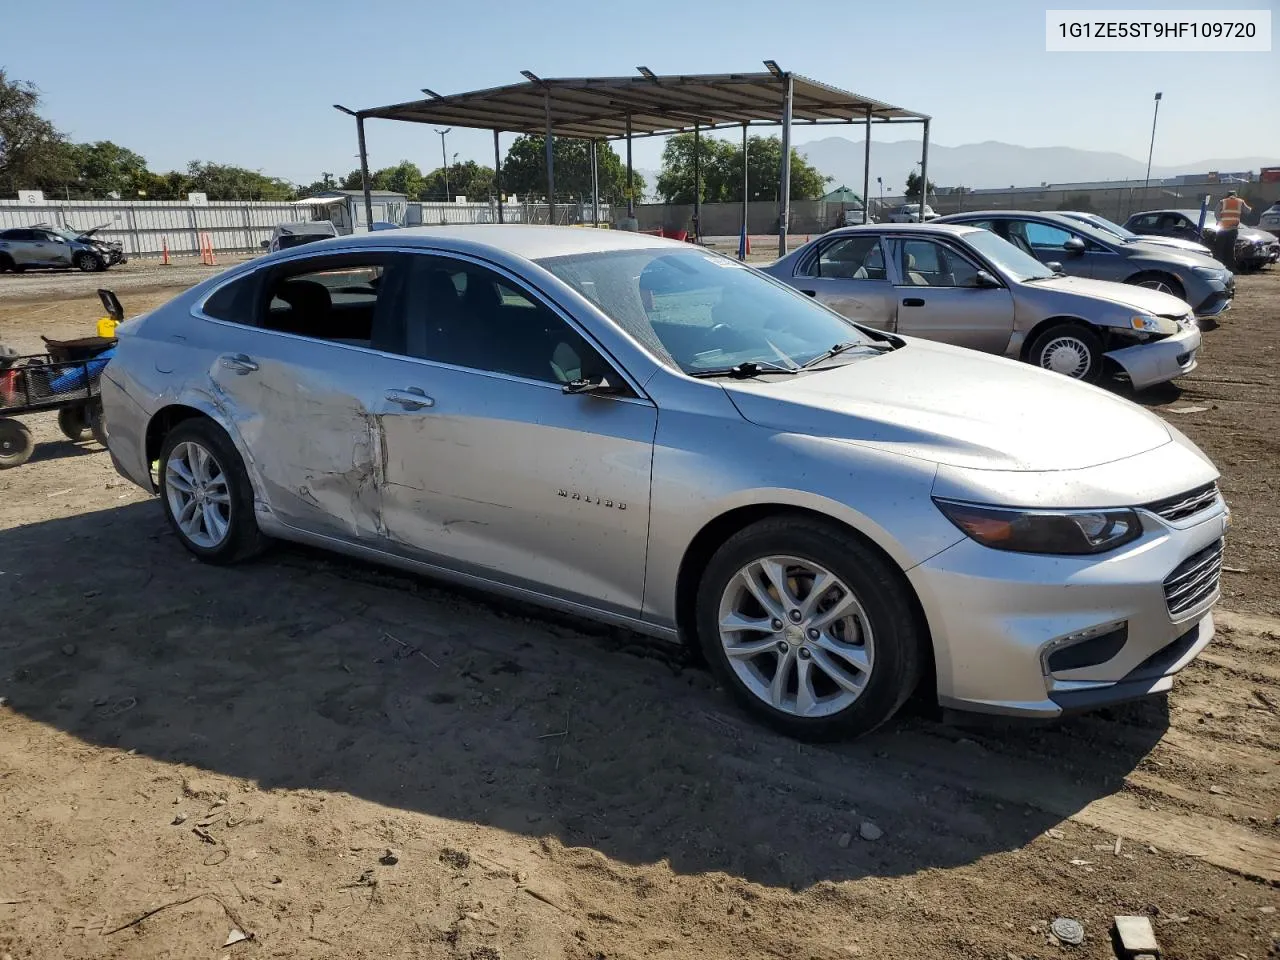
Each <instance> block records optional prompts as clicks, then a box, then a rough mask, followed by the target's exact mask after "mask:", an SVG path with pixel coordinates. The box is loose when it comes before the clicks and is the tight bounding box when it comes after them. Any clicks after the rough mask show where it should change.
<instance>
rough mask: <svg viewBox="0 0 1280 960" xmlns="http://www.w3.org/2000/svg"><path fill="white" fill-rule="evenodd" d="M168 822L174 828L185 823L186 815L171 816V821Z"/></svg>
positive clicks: (176, 814)
mask: <svg viewBox="0 0 1280 960" xmlns="http://www.w3.org/2000/svg"><path fill="white" fill-rule="evenodd" d="M169 822H170V823H172V824H173V825H174V826H175V827H176V826H178V825H179V824H183V823H186V822H187V815H186V814H185V813H175V814H174V815H173V819H172V820H171V821H169Z"/></svg>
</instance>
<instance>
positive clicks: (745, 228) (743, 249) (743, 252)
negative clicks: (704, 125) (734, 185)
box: [738, 123, 751, 260]
mask: <svg viewBox="0 0 1280 960" xmlns="http://www.w3.org/2000/svg"><path fill="white" fill-rule="evenodd" d="M748 213H749V208H748V207H747V125H746V124H745V123H744V124H743V125H742V242H741V243H740V244H739V245H738V259H739V260H746V259H747V237H749V236H751V223H750V220H749V217H748Z"/></svg>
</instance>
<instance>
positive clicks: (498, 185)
mask: <svg viewBox="0 0 1280 960" xmlns="http://www.w3.org/2000/svg"><path fill="white" fill-rule="evenodd" d="M493 192H494V193H496V194H497V195H498V222H499V223H506V222H507V221H506V218H505V217H504V216H503V213H502V153H501V151H500V150H499V148H498V131H497V130H495V131H493Z"/></svg>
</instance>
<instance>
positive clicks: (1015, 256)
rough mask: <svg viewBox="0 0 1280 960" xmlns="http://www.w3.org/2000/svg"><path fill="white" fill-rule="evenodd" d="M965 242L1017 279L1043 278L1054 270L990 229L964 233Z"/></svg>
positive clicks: (1049, 275)
mask: <svg viewBox="0 0 1280 960" xmlns="http://www.w3.org/2000/svg"><path fill="white" fill-rule="evenodd" d="M964 241H965V243H967V244H969V246H971V247H973V249H975V250H977V251H978V252H979V253H980V254H982V255H983V256H984V257H986V258H987V259H988V260H990V261H991V262H992V263H993V264H994V265H995V266H996V267H998V268H999V269H1000V271H1001V272H1002V273H1004V274H1006V275H1008V276H1010V277H1013V278H1014V279H1015V280H1043V279H1045V278H1046V277H1052V276H1053V275H1054V273H1053V271H1052V270H1050V269H1049V268H1048V267H1046V266H1045V265H1044V264H1043V263H1041V262H1040V261H1039V260H1037V259H1036V258H1035V257H1033V256H1031V255H1030V254H1028V253H1023V252H1022V251H1021V250H1019V249H1018V248H1017V247H1015V246H1014V245H1013V244H1012V243H1010V242H1009V241H1008V240H1005V239H1004V238H1003V237H999V236H997V235H996V234H994V233H992V232H991V231H990V230H974V231H973V232H972V233H966V234H965V235H964Z"/></svg>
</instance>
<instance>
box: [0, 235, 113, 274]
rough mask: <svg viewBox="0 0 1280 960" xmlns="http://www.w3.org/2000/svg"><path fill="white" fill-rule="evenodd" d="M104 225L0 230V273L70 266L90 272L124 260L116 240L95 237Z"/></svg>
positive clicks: (63, 268)
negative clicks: (82, 227)
mask: <svg viewBox="0 0 1280 960" xmlns="http://www.w3.org/2000/svg"><path fill="white" fill-rule="evenodd" d="M104 226H106V224H102V225H101V226H97V227H94V228H93V229H91V230H84V231H75V230H69V229H66V228H65V227H52V226H49V225H48V224H45V223H42V224H36V225H35V226H31V227H14V228H11V229H8V230H0V272H3V271H5V270H12V271H14V272H15V273H21V272H22V271H24V270H39V269H44V270H58V269H61V270H65V269H67V268H68V267H74V268H75V269H77V270H82V271H84V272H85V273H90V272H93V271H95V270H106V269H107V268H108V267H112V266H115V265H116V264H118V263H126V262H127V260H126V258H125V255H124V247H123V246H122V245H121V244H120V243H119V242H118V241H115V240H102V239H99V238H98V237H97V236H95V234H96V233H97V232H98V231H99V230H101V229H102V227H104Z"/></svg>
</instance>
